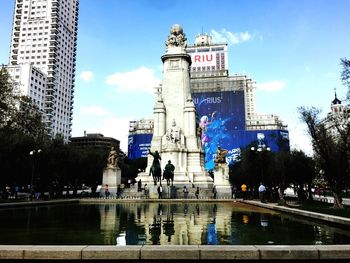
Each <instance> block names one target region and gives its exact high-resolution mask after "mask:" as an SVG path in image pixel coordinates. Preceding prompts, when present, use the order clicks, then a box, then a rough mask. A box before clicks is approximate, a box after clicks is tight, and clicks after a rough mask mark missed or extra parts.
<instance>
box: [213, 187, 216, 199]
mask: <svg viewBox="0 0 350 263" xmlns="http://www.w3.org/2000/svg"><path fill="white" fill-rule="evenodd" d="M212 192H213V199H216V194H217V191H216V187H215V185H214V187H213V190H212Z"/></svg>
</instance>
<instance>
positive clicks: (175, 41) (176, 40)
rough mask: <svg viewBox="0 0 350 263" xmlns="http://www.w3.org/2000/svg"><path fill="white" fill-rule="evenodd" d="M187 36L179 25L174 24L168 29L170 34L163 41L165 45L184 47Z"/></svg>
mask: <svg viewBox="0 0 350 263" xmlns="http://www.w3.org/2000/svg"><path fill="white" fill-rule="evenodd" d="M186 41H187V38H186V35H185V33H184V32H183V29H182V27H181V26H180V25H178V24H175V25H173V26H172V27H171V29H170V35H169V36H168V39H167V41H165V46H166V47H186V46H187V43H186Z"/></svg>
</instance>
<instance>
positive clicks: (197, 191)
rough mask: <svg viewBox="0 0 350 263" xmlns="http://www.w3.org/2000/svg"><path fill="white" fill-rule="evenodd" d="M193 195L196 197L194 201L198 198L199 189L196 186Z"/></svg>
mask: <svg viewBox="0 0 350 263" xmlns="http://www.w3.org/2000/svg"><path fill="white" fill-rule="evenodd" d="M194 195H195V196H196V199H198V198H199V187H198V186H197V189H196V192H195V193H194Z"/></svg>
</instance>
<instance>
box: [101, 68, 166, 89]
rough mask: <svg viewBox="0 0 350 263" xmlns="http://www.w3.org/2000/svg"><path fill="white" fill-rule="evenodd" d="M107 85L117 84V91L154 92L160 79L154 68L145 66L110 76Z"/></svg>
mask: <svg viewBox="0 0 350 263" xmlns="http://www.w3.org/2000/svg"><path fill="white" fill-rule="evenodd" d="M106 83H107V85H110V86H115V88H116V89H115V91H116V92H147V93H152V94H153V93H154V87H156V86H159V83H160V80H159V79H158V78H157V77H156V76H155V73H154V71H153V70H152V69H149V68H146V67H144V66H142V67H140V68H138V69H135V70H133V71H129V72H117V73H114V74H113V75H110V76H108V78H107V81H106Z"/></svg>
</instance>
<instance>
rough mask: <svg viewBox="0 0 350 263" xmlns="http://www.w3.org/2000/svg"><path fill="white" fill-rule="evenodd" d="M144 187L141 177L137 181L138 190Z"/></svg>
mask: <svg viewBox="0 0 350 263" xmlns="http://www.w3.org/2000/svg"><path fill="white" fill-rule="evenodd" d="M141 189H142V182H141V179H140V180H139V181H138V182H137V192H141Z"/></svg>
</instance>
